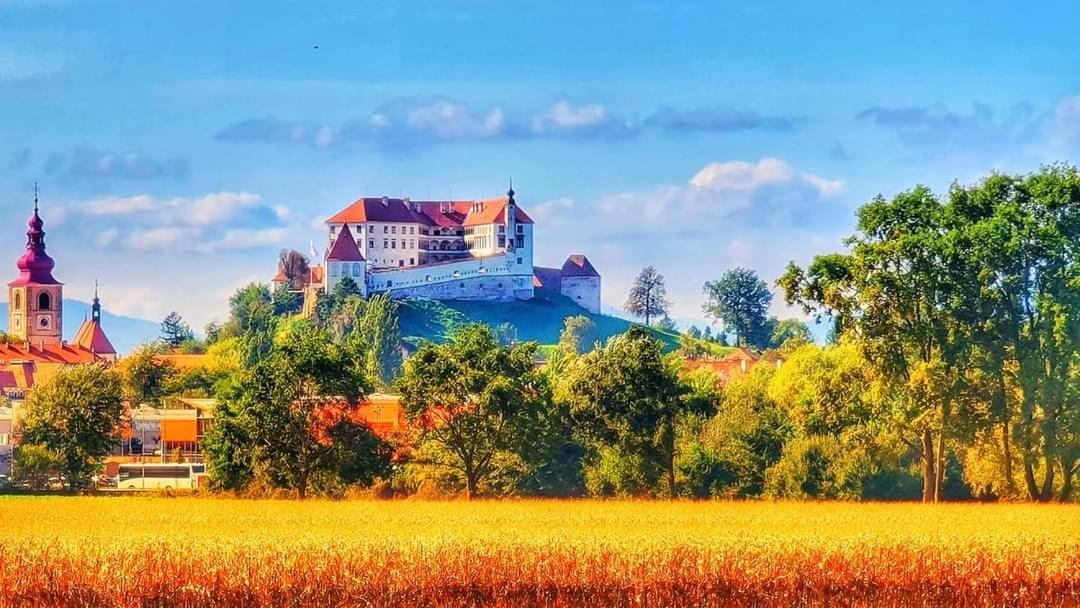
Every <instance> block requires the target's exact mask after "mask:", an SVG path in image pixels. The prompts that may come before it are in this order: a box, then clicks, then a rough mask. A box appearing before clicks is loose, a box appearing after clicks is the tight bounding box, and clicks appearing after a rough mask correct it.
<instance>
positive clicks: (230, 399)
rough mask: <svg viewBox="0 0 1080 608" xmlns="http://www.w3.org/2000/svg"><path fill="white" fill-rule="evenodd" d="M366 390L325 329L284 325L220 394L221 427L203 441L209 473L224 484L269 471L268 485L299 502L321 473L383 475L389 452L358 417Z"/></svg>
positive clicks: (350, 357) (352, 361)
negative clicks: (284, 490)
mask: <svg viewBox="0 0 1080 608" xmlns="http://www.w3.org/2000/svg"><path fill="white" fill-rule="evenodd" d="M369 386H370V385H369V383H368V381H367V378H366V377H365V375H364V373H363V370H362V368H361V367H360V365H358V362H357V358H356V357H355V356H354V354H353V353H350V352H348V351H347V350H346V349H344V348H342V347H341V346H338V345H337V344H335V343H334V342H333V341H332V340H330V337H329V335H327V333H326V331H325V330H322V329H320V328H318V327H315V326H314V325H313V324H311V323H310V322H309V321H307V320H300V319H296V320H292V321H289V322H287V323H285V324H283V325H282V326H281V328H280V329H279V331H278V334H277V335H276V336H275V339H274V343H273V348H272V349H271V351H270V353H269V354H268V355H267V356H265V357H263V358H261V359H259V360H258V361H257V362H255V363H254V365H252V366H251V367H250V368H247V369H244V370H242V371H240V372H239V377H238V378H236V379H235V381H234V382H233V383H231V385H230V386H229V387H228V388H227V389H224V390H222V391H221V394H220V397H221V402H222V403H221V406H222V407H221V408H220V409H221V413H222V418H223V420H222V421H221V422H222V424H221V429H220V430H214V431H212V433H211V437H209V438H208V440H209V443H210V444H211V446H212V448H211V456H212V457H211V462H210V465H211V466H210V472H211V475H212V476H213V477H214V478H215V480H217V481H218V482H219V483H222V482H223V483H224V484H228V483H229V482H230V481H232V482H237V481H242V480H244V479H246V478H247V477H249V476H250V472H247V471H244V469H245V467H251V469H252V470H254V471H256V472H258V471H260V470H262V471H271V472H272V473H271V474H269V481H270V482H271V483H275V484H280V485H283V486H285V487H288V488H292V489H295V490H296V492H297V494H298V496H299V497H300V498H301V499H303V498H305V497H306V496H307V494H308V490H309V488H310V486H311V483H312V481H313V479H314V478H316V476H319V475H329V476H332V477H335V478H338V479H339V480H340V481H342V482H345V483H350V482H353V481H371V479H372V478H373V477H374V476H375V475H376V474H384V473H385V471H386V470H387V466H388V464H389V454H388V453H387V452H386V450H385V447H384V446H382V444H381V442H380V441H378V440H377V438H375V437H374V435H373V434H372V433H371V431H370V430H369V429H368V428H367V426H366V425H365V424H364V422H363V421H362V420H361V419H360V418H359V417H358V415H357V408H358V407H359V403H360V400H361V399H362V398H363V396H364V395H365V394H366V393H367V391H368V390H369ZM215 428H216V426H215ZM236 441H239V442H243V444H242V445H239V446H237V445H235V444H234V443H233V442H236ZM342 442H346V443H347V449H345V448H343V446H342ZM244 444H246V445H244ZM234 459H241V460H240V462H239V463H237V462H236V461H235V460H234ZM358 465H359V466H358Z"/></svg>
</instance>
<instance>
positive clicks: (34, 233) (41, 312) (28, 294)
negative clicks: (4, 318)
mask: <svg viewBox="0 0 1080 608" xmlns="http://www.w3.org/2000/svg"><path fill="white" fill-rule="evenodd" d="M26 225H27V230H26V253H24V254H23V255H22V257H21V258H19V260H18V262H17V263H16V266H18V268H19V276H18V278H16V279H15V280H14V281H12V282H10V283H8V336H9V337H10V338H11V339H12V340H14V341H25V342H29V343H30V344H31V345H32V346H39V345H41V344H60V343H61V342H62V340H63V338H62V337H61V336H62V335H63V334H62V330H63V307H64V305H63V298H64V286H63V284H62V283H60V281H57V280H56V279H55V278H54V277H53V275H52V271H53V268H54V267H55V266H56V263H55V262H53V259H52V258H50V257H49V254H47V253H46V252H45V230H43V227H44V225H45V222H43V221H41V216H40V215H38V197H37V187H36V186H35V188H34V214H33V215H31V216H30V220H29V221H28V222H27V224H26Z"/></svg>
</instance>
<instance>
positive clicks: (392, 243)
mask: <svg viewBox="0 0 1080 608" xmlns="http://www.w3.org/2000/svg"><path fill="white" fill-rule="evenodd" d="M390 249H397V239H390Z"/></svg>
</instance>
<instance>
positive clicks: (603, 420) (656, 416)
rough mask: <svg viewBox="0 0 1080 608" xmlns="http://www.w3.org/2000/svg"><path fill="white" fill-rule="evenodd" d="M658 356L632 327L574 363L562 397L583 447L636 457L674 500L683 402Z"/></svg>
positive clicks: (658, 348) (652, 343)
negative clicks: (609, 449) (661, 480)
mask: <svg viewBox="0 0 1080 608" xmlns="http://www.w3.org/2000/svg"><path fill="white" fill-rule="evenodd" d="M662 353H663V344H662V343H661V342H660V341H659V340H657V339H655V338H653V337H652V336H651V335H650V334H649V332H648V331H647V330H645V329H643V328H640V327H632V328H631V329H630V330H629V331H627V332H626V333H625V334H622V335H619V336H616V337H614V338H612V339H611V340H609V341H608V343H607V344H606V345H605V346H603V347H602V348H598V349H596V350H594V351H592V352H591V353H588V354H586V355H584V356H583V357H581V358H579V359H578V360H577V361H575V362H574V363H573V364H572V365H571V368H570V370H569V372H568V378H567V385H566V388H565V390H564V391H561V392H562V394H563V397H564V398H565V399H566V401H567V403H568V404H569V411H570V416H571V418H572V419H573V423H574V426H575V428H577V429H579V432H581V433H582V434H583V435H584V439H585V441H586V442H590V443H592V444H594V445H599V446H610V447H612V448H614V449H616V450H618V451H619V452H621V453H623V454H626V455H632V456H634V457H637V458H640V459H641V460H642V461H643V462H644V463H647V465H648V466H649V467H650V468H652V469H653V470H655V471H657V472H658V473H661V474H662V475H663V477H664V478H665V481H666V486H667V493H668V495H669V496H675V493H676V485H675V456H676V450H675V431H676V428H675V426H676V421H677V419H678V417H679V415H680V414H682V413H683V412H685V411H686V409H687V401H686V400H685V399H684V390H685V389H684V387H683V386H682V385H681V384H680V383H679V379H678V377H677V376H676V374H675V371H674V370H673V369H671V368H670V367H668V365H667V364H666V362H665V361H664V358H663V354H662Z"/></svg>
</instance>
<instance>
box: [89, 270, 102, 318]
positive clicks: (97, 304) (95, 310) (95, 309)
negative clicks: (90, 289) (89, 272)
mask: <svg viewBox="0 0 1080 608" xmlns="http://www.w3.org/2000/svg"><path fill="white" fill-rule="evenodd" d="M90 319H91V320H92V321H96V322H98V323H100V322H101V300H100V299H99V298H98V282H97V279H94V303H93V304H91V305H90Z"/></svg>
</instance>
